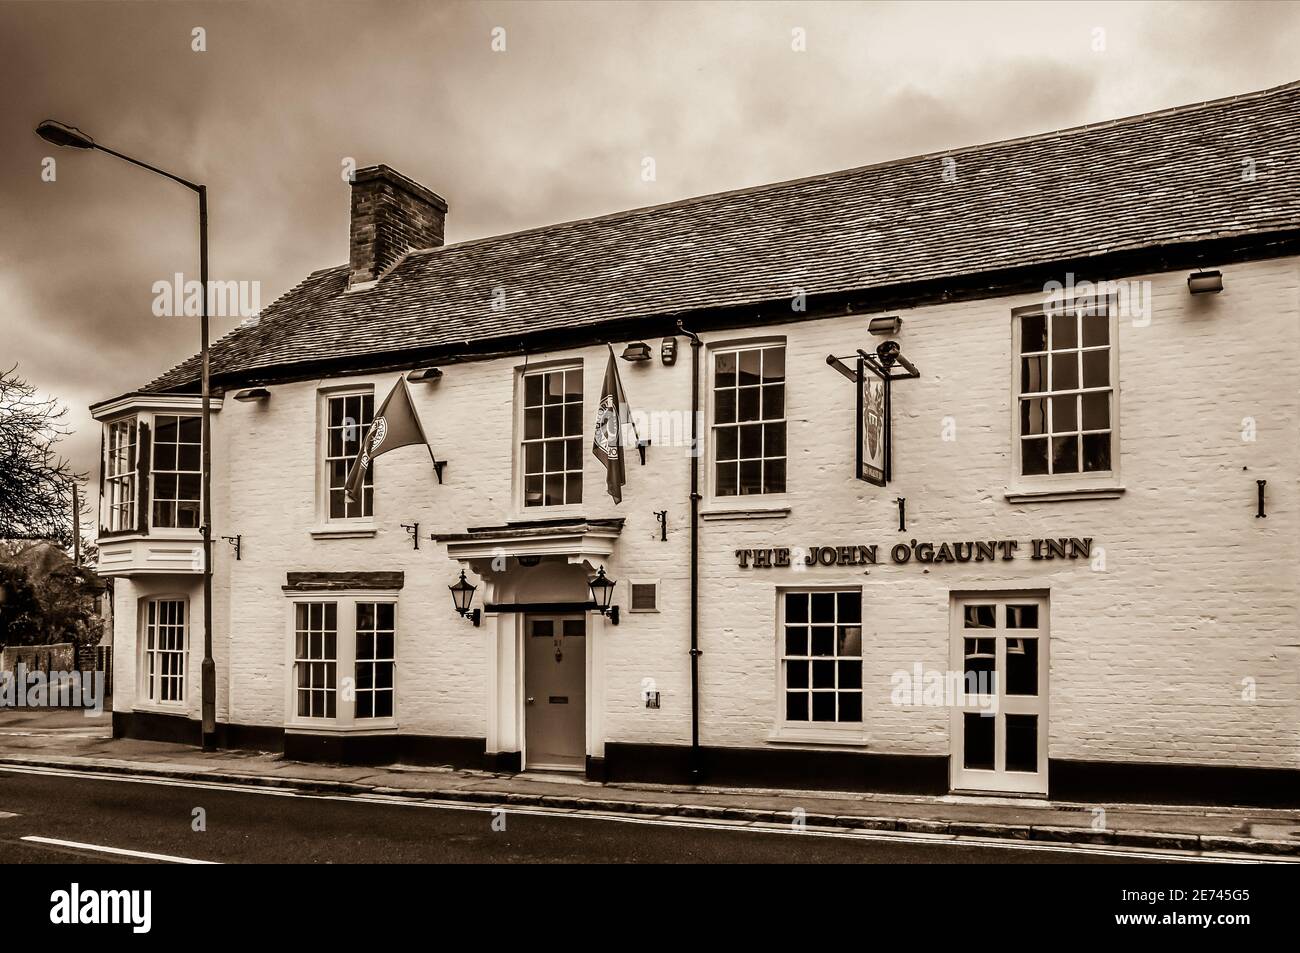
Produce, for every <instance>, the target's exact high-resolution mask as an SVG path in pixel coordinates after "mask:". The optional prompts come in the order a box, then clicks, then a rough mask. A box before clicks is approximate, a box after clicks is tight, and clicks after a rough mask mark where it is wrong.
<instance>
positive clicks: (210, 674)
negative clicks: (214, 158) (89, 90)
mask: <svg viewBox="0 0 1300 953" xmlns="http://www.w3.org/2000/svg"><path fill="white" fill-rule="evenodd" d="M36 134H37V135H38V136H40V137H41V138H42V139H44V140H45V141H46V142H50V143H53V144H54V145H56V146H67V147H70V148H73V149H98V150H99V151H100V152H107V153H108V154H109V155H111V156H116V157H117V158H119V159H121V160H123V161H124V162H129V163H131V164H132V165H138V166H139V167H140V168H142V169H148V170H149V171H150V172H153V173H156V174H158V175H161V176H162V177H163V178H167V179H171V180H172V181H173V182H178V183H180V184H181V185H183V186H185V187H186V188H187V189H190V190H192V191H194V192H197V193H198V196H199V282H200V284H201V285H202V288H203V295H202V297H203V310H202V312H201V317H200V319H199V334H200V335H201V337H202V341H201V349H200V356H201V359H202V365H203V369H202V372H201V374H200V378H199V380H200V387H201V389H202V393H203V463H202V467H203V525H202V526H201V527H200V528H199V531H200V533H202V535H203V668H202V679H203V682H202V686H203V691H202V698H203V750H204V751H215V750H216V747H217V665H216V663H215V662H214V661H213V660H212V434H211V430H212V428H211V423H212V393H211V380H210V368H209V364H208V187H207V186H206V185H197V184H195V183H194V182H190V181H188V180H186V179H182V178H181V177H180V176H178V175H172V174H171V173H170V172H165V171H163V170H162V169H159V168H157V167H156V166H152V165H149V164H148V163H147V162H141V161H140V160H139V159H132V158H131V157H130V156H127V155H123V154H122V153H120V152H115V151H114V150H112V149H110V148H108V147H107V146H101V145H100V144H99V143H97V142H96V141H95V140H94V139H92V138H91V137H90V136H88V135H86V134H85V133H84V132H82V131H81V130H80V129H78V128H77V127H76V126H69V125H67V124H66V123H61V122H56V121H55V120H53V119H46V120H44V121H43V122H41V124H40V125H38V126H37V127H36ZM101 465H102V462H101Z"/></svg>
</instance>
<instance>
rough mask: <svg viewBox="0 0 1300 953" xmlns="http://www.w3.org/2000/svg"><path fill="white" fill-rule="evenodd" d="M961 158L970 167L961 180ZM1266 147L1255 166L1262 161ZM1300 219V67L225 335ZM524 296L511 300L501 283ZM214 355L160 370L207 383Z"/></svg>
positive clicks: (781, 189) (325, 355) (465, 322)
mask: <svg viewBox="0 0 1300 953" xmlns="http://www.w3.org/2000/svg"><path fill="white" fill-rule="evenodd" d="M945 157H951V158H952V159H954V160H955V162H956V180H955V181H945V180H944V177H943V174H942V173H943V168H944V163H943V159H944V158H945ZM1245 159H1249V160H1252V161H1253V171H1254V177H1253V179H1251V178H1250V176H1248V175H1245V174H1243V173H1244V172H1246V171H1247V168H1246V165H1245V164H1244V163H1243V160H1245ZM1297 226H1300V82H1298V83H1291V84H1288V85H1286V86H1282V87H1278V88H1275V89H1271V90H1266V91H1263V92H1258V93H1251V94H1247V95H1243V96H1238V97H1233V98H1229V99H1223V100H1216V101H1213V102H1209V103H1201V104H1197V105H1193V106H1184V107H1180V108H1177V109H1170V110H1166V111H1162V112H1157V113H1149V114H1146V115H1142V116H1136V117H1131V118H1128V119H1121V120H1116V121H1113V122H1108V123H1101V124H1096V125H1092V126H1082V127H1078V128H1074V129H1067V130H1064V131H1061V132H1053V133H1047V134H1043V135H1036V136H1031V137H1027V138H1022V139H1016V140H1010V141H1005V142H997V143H992V144H989V145H982V146H975V147H970V148H966V149H957V150H953V151H951V152H947V153H937V154H933V155H927V156H920V157H916V158H910V159H900V160H896V161H892V162H886V163H881V164H878V165H871V166H865V167H863V168H859V169H851V170H848V171H845V172H834V173H831V174H828V175H819V176H814V177H812V178H807V179H801V180H798V181H793V182H782V183H777V184H774V185H765V186H759V187H756V188H749V189H744V190H741V191H736V192H727V193H722V194H717V195H707V196H702V197H699V198H692V199H686V200H684V201H680V202H674V203H672V204H669V205H661V206H656V207H653V208H643V209H636V210H633V211H627V212H619V213H617V214H613V215H606V216H602V217H600V218H594V219H588V220H584V221H577V222H567V223H564V224H560V225H551V226H547V227H544V228H536V229H530V230H528V231H523V232H517V233H514V234H510V235H502V236H497V237H492V238H485V239H480V240H477V241H470V242H462V243H460V244H456V245H447V246H444V247H440V248H433V249H428V250H422V251H414V252H411V253H410V254H408V255H407V256H406V258H405V259H403V260H402V261H401V262H400V263H399V264H398V265H397V266H396V267H395V268H394V269H393V270H392V271H390V272H389V273H388V274H387V275H385V276H384V277H383V278H381V279H380V281H379V282H378V283H376V284H375V285H374V286H372V287H371V288H369V289H367V290H357V291H352V292H349V293H344V287H345V284H346V279H347V273H348V268H347V266H346V265H340V266H338V267H335V268H328V269H325V270H322V271H317V272H314V273H313V274H311V275H310V276H308V277H307V278H306V280H304V281H303V282H302V283H301V284H300V285H298V286H297V287H296V288H294V289H293V290H291V291H289V292H288V293H287V294H285V295H283V296H282V297H281V298H279V299H278V300H277V301H276V302H275V303H274V304H272V305H271V306H270V307H268V308H266V309H265V310H264V312H263V314H262V315H261V320H260V321H259V322H258V323H257V324H256V325H255V326H247V327H240V328H237V329H236V330H235V331H233V332H231V333H230V334H229V335H227V336H226V337H225V338H223V339H222V340H221V341H219V342H218V343H217V344H216V345H214V348H213V352H212V360H213V364H212V366H213V373H214V374H217V373H229V372H245V371H253V370H256V369H259V368H269V367H277V366H281V365H292V364H295V363H301V362H306V361H315V360H322V359H334V358H340V359H342V358H348V357H351V356H357V355H374V354H376V353H382V352H386V351H404V350H408V349H412V348H437V347H455V346H457V345H460V344H466V345H467V349H468V346H469V345H472V343H473V342H475V341H485V340H488V339H493V338H500V337H503V336H523V335H525V334H528V333H530V332H536V331H547V330H553V329H556V328H562V327H563V328H579V327H582V326H591V325H597V324H600V323H602V322H609V321H612V320H617V319H623V318H632V317H643V316H652V315H659V314H670V313H678V314H680V313H682V312H686V311H690V310H692V309H702V308H718V307H727V306H736V305H744V304H750V303H758V302H763V301H776V300H780V299H784V298H789V297H790V296H792V295H793V294H794V293H795V290H796V289H800V288H801V289H803V290H804V291H805V292H806V293H807V294H808V295H809V296H810V297H811V296H814V295H818V294H823V293H835V292H848V291H857V290H862V289H880V288H887V287H890V286H896V285H903V284H907V283H911V282H916V281H923V280H927V279H940V278H956V277H960V276H965V275H971V274H975V273H979V272H985V271H992V270H998V269H1005V268H1014V267H1018V266H1025V265H1034V264H1041V263H1044V262H1052V261H1067V260H1074V259H1080V258H1087V257H1091V256H1094V255H1099V254H1104V253H1109V252H1116V251H1124V250H1133V249H1139V248H1148V247H1152V246H1168V245H1175V244H1179V243H1184V242H1192V241H1198V240H1202V239H1207V238H1215V237H1229V236H1240V235H1250V234H1257V233H1263V232H1270V231H1277V230H1283V229H1290V228H1295V227H1297ZM495 288H502V289H504V290H505V294H506V307H505V308H504V309H501V310H493V308H492V301H493V289H495ZM197 376H198V363H197V361H196V360H195V359H191V360H190V361H187V362H185V363H184V364H182V365H180V366H179V367H177V368H175V369H173V370H172V371H170V372H169V373H167V374H165V375H164V376H163V377H161V378H159V379H158V380H156V381H154V382H153V383H152V384H151V385H149V387H148V389H149V390H166V389H169V388H175V387H179V386H181V385H183V384H186V383H190V382H193V381H194V380H195V379H196V378H197Z"/></svg>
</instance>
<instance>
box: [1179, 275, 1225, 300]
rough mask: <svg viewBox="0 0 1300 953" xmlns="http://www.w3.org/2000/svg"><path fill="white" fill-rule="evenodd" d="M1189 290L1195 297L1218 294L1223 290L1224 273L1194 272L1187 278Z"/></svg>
mask: <svg viewBox="0 0 1300 953" xmlns="http://www.w3.org/2000/svg"><path fill="white" fill-rule="evenodd" d="M1187 290H1188V291H1190V292H1191V293H1192V294H1194V295H1203V294H1218V293H1219V292H1220V291H1222V290H1223V272H1221V271H1194V272H1192V273H1191V274H1190V275H1188V276H1187Z"/></svg>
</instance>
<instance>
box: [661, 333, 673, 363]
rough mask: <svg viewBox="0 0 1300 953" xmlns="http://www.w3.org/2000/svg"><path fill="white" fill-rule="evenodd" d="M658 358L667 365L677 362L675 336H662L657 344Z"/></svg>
mask: <svg viewBox="0 0 1300 953" xmlns="http://www.w3.org/2000/svg"><path fill="white" fill-rule="evenodd" d="M659 359H660V360H661V361H663V362H664V364H665V365H666V366H668V367H672V366H673V365H674V364H676V363H677V338H673V337H668V338H664V340H663V343H662V344H660V345H659Z"/></svg>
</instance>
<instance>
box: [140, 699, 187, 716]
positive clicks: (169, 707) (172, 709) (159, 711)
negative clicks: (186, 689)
mask: <svg viewBox="0 0 1300 953" xmlns="http://www.w3.org/2000/svg"><path fill="white" fill-rule="evenodd" d="M131 711H133V712H140V713H141V714H145V715H181V716H182V717H185V718H188V717H189V716H190V715H191V714H193V712H192V711H191V710H190V706H189V705H187V704H185V703H184V702H174V703H171V704H168V703H166V702H136V703H135V704H134V705H132V706H131Z"/></svg>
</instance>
